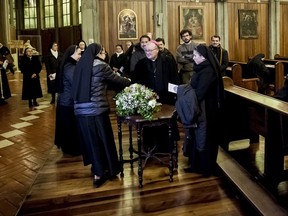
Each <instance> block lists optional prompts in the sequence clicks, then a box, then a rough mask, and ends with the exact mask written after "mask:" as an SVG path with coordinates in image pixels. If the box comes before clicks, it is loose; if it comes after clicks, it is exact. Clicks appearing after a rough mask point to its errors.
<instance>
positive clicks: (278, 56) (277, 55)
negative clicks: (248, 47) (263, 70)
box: [274, 54, 288, 61]
mask: <svg viewBox="0 0 288 216" xmlns="http://www.w3.org/2000/svg"><path fill="white" fill-rule="evenodd" d="M274 59H275V60H286V61H288V56H281V55H280V54H275V55H274Z"/></svg>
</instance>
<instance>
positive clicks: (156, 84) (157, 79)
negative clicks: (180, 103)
mask: <svg viewBox="0 0 288 216" xmlns="http://www.w3.org/2000/svg"><path fill="white" fill-rule="evenodd" d="M144 52H145V55H146V57H145V58H144V59H141V60H140V61H139V62H138V63H137V64H136V66H135V74H134V76H133V77H132V82H134V83H140V84H143V85H145V86H147V87H149V88H151V89H153V90H154V91H155V92H156V93H157V94H158V95H159V102H161V103H165V104H172V105H174V104H175V94H173V93H170V92H168V83H172V84H175V85H179V84H180V81H179V77H178V73H177V65H176V63H175V61H173V59H172V58H171V57H169V56H167V55H160V53H159V45H158V43H157V42H156V41H155V40H152V41H150V42H148V43H147V44H146V46H145V48H144Z"/></svg>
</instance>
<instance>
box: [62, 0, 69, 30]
mask: <svg viewBox="0 0 288 216" xmlns="http://www.w3.org/2000/svg"><path fill="white" fill-rule="evenodd" d="M62 15H63V26H70V22H71V21H70V0H62Z"/></svg>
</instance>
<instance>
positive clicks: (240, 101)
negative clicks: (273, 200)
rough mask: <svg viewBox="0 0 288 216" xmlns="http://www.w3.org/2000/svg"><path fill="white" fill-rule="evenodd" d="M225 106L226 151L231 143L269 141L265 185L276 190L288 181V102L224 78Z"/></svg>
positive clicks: (224, 144)
mask: <svg viewBox="0 0 288 216" xmlns="http://www.w3.org/2000/svg"><path fill="white" fill-rule="evenodd" d="M223 81H224V88H225V94H226V95H225V104H224V111H223V112H224V113H225V117H224V119H223V127H224V141H223V144H222V147H223V149H225V150H226V151H227V150H228V146H229V142H231V141H235V140H239V139H246V138H248V139H250V143H254V142H257V139H259V135H262V136H263V137H264V138H265V154H264V175H263V176H262V177H263V180H264V182H265V185H266V186H268V187H270V188H271V189H272V190H274V191H276V189H277V186H278V184H279V183H280V182H281V181H283V180H288V170H284V156H285V155H287V153H288V134H287V131H288V103H286V102H283V101H280V100H277V99H274V98H272V97H269V96H266V95H262V94H259V93H256V92H253V91H250V90H247V89H244V88H242V87H239V86H236V85H234V84H233V81H232V80H231V79H230V78H229V77H223Z"/></svg>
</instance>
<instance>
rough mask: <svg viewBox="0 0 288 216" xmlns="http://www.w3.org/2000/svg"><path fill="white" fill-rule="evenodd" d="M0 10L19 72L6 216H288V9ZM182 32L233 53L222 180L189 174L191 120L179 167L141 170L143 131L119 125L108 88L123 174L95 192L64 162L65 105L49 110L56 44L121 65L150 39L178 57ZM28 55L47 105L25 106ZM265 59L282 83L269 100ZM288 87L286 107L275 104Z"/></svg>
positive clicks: (152, 5)
mask: <svg viewBox="0 0 288 216" xmlns="http://www.w3.org/2000/svg"><path fill="white" fill-rule="evenodd" d="M0 8H1V9H2V10H1V11H2V12H1V14H0V17H1V19H0V25H1V31H0V43H1V44H3V45H4V46H6V47H8V48H9V50H10V51H11V58H12V60H11V61H12V63H13V67H12V69H11V68H10V69H3V67H2V66H1V73H2V71H4V73H5V77H6V76H7V80H8V83H9V87H10V91H11V97H9V98H7V99H5V103H4V104H2V103H1V104H0V120H1V121H0V122H1V124H0V215H3V216H12V215H31V216H32V215H49V216H51V215H139V216H140V215H163V216H164V215H165V216H168V215H175V214H178V215H288V137H287V134H288V133H287V128H288V103H287V95H288V93H287V84H288V75H287V74H288V48H287V47H288V38H287V37H286V36H285V35H287V33H288V29H287V25H286V22H287V21H286V20H287V19H288V1H287V0H279V1H272V0H215V1H212V0H183V1H179V0H136V1H129V0H60V1H59V0H23V1H18V0H2V1H0ZM127 23H129V25H128V24H127ZM127 26H129V27H127ZM182 29H190V30H191V31H192V35H193V37H192V40H193V41H194V42H196V43H199V44H205V45H207V46H209V45H210V43H211V36H213V35H219V36H220V37H221V41H220V42H221V46H222V47H224V48H225V50H227V51H228V53H229V65H228V67H227V68H226V76H225V77H223V83H224V92H225V110H224V114H223V116H224V118H223V121H221V122H220V123H219V125H221V126H223V125H224V128H225V131H224V132H225V137H224V139H225V140H224V141H223V144H221V145H219V149H218V157H217V165H218V168H219V170H218V172H217V174H215V175H211V176H210V177H208V178H203V177H202V175H200V174H199V173H197V172H196V173H195V172H193V173H189V172H185V167H186V166H187V163H188V159H187V157H186V156H185V155H184V154H183V142H184V140H185V131H184V128H183V125H182V124H181V122H180V121H177V128H178V130H179V134H180V138H179V140H178V141H177V143H175V146H174V147H173V149H172V150H173V151H172V150H171V152H170V153H169V154H168V157H167V155H165V156H159V158H160V159H159V158H158V157H156V156H154V155H148V156H147V157H146V160H142V157H143V156H142V155H141V156H140V157H139V154H140V153H139V150H138V151H136V150H135V149H137V147H139V146H140V144H141V136H142V135H141V132H139V127H142V125H141V124H142V123H143V122H141V121H140V122H137V121H135V122H133V121H132V123H131V122H130V120H129V119H128V120H127V119H124V120H123V119H121V118H119V116H118V115H117V113H116V104H115V100H114V97H115V95H116V92H115V91H113V90H110V89H109V90H108V98H109V105H110V114H109V118H110V121H111V124H112V129H113V134H114V139H115V143H116V148H117V151H118V154H119V155H120V156H121V157H123V158H122V159H121V158H120V159H121V160H123V161H122V162H123V170H122V171H123V173H121V175H120V174H119V175H117V176H116V178H114V179H111V180H109V181H107V182H106V183H104V184H103V185H102V186H101V187H99V188H95V187H93V185H92V183H91V176H92V174H91V170H90V167H89V166H83V159H82V156H70V155H65V154H63V153H62V152H61V150H60V149H59V148H57V146H56V145H55V144H54V136H55V121H56V120H55V118H56V107H57V104H55V103H51V102H50V99H51V96H50V94H49V93H48V87H47V76H46V74H47V70H46V67H45V64H44V63H43V59H44V57H45V56H46V54H47V53H48V52H49V49H50V48H49V44H51V43H53V42H57V44H58V46H59V50H60V51H61V52H63V53H64V52H65V50H66V49H67V48H68V47H69V46H70V45H76V44H78V43H79V41H81V40H84V41H85V42H86V43H87V45H89V44H91V43H94V42H95V43H100V44H102V45H103V47H105V49H106V52H107V53H108V54H109V55H112V54H113V53H114V52H115V46H116V45H117V44H118V45H119V44H120V45H122V46H123V47H124V51H126V42H127V41H131V42H133V43H134V44H137V43H138V42H139V38H140V37H141V36H142V35H146V34H149V35H150V36H151V39H156V38H158V37H160V38H163V39H165V41H166V44H165V47H166V48H167V49H169V51H170V52H171V53H172V54H173V55H176V50H177V47H178V46H179V45H180V44H181V43H182V40H181V36H180V35H179V33H180V31H181V30H182ZM27 47H28V48H31V49H32V52H33V56H37V57H38V58H39V60H40V61H41V63H42V69H41V72H40V84H41V88H42V92H43V97H41V98H39V99H38V104H37V106H34V107H28V106H27V101H25V100H22V98H21V95H22V82H23V75H22V73H21V70H20V67H19V61H20V60H21V58H23V55H24V50H25V48H27ZM259 53H263V54H264V56H265V58H264V59H263V62H264V64H265V67H266V68H267V69H268V70H269V71H270V73H271V74H272V77H273V79H272V81H271V83H269V85H268V86H267V91H265V93H259V82H260V81H259V78H251V77H247V76H246V74H247V71H248V68H247V63H248V61H249V60H250V59H251V58H252V57H253V56H255V55H257V54H259ZM1 55H2V54H1ZM0 61H1V60H0ZM12 70H13V71H12ZM0 78H1V80H0V81H1V82H2V79H3V74H2V75H0ZM1 86H3V85H2V84H1ZM285 89H286V99H283V100H282V99H281V98H280V99H279V98H276V97H275V95H276V94H278V93H279V92H280V91H281V92H283V91H284V90H285ZM0 91H1V92H3V87H2V89H0ZM285 100H286V101H285ZM174 110H175V109H174V107H173V111H174ZM166 111H167V110H166ZM167 112H168V111H167ZM174 114H175V113H174V112H173V115H172V116H170V117H169V118H167V117H166V118H163V119H165V120H163V119H162V120H163V121H164V123H165V124H166V123H167V122H168V123H167V124H169V125H170V120H171V119H172V118H174V117H175V116H174ZM176 118H177V117H176ZM167 119H168V120H167ZM122 120H123V121H122ZM158 120H159V119H157V120H156V123H157V121H158ZM160 120H161V119H160ZM166 120H167V121H166ZM148 122H149V121H148ZM121 123H122V124H121ZM143 124H144V125H145V124H153V121H152V123H151V122H150V123H147V122H146V121H145V122H144V123H143ZM139 125H140V126H139ZM169 127H170V126H169ZM139 137H140V138H139ZM139 140H140V141H139ZM131 149H132V151H131ZM139 149H140V150H141V146H140V147H139ZM142 163H144V165H143V164H142ZM140 167H141V169H139V168H140Z"/></svg>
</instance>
